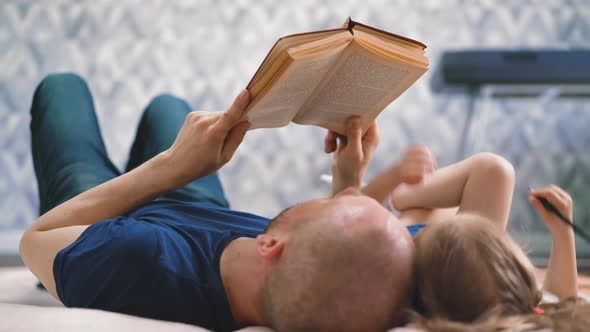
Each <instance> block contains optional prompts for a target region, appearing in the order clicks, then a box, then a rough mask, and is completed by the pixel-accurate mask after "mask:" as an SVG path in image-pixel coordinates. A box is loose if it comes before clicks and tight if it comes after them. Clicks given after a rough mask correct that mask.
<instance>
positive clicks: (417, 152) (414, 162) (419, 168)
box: [397, 145, 436, 184]
mask: <svg viewBox="0 0 590 332" xmlns="http://www.w3.org/2000/svg"><path fill="white" fill-rule="evenodd" d="M397 167H398V170H399V175H400V178H401V180H402V182H404V183H407V184H417V183H420V182H422V180H424V176H425V175H426V174H429V173H432V172H433V171H434V170H435V169H436V159H435V158H434V156H433V155H432V153H431V152H430V150H429V149H428V148H427V147H426V146H424V145H414V146H412V147H410V148H408V150H406V152H405V153H404V155H403V157H402V160H401V161H400V162H399V165H398V166H397Z"/></svg>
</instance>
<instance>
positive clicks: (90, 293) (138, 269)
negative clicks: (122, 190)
mask: <svg viewBox="0 0 590 332" xmlns="http://www.w3.org/2000/svg"><path fill="white" fill-rule="evenodd" d="M158 246H159V244H158V241H157V239H156V234H155V230H154V227H153V225H150V224H149V223H145V222H142V221H138V220H135V219H133V218H127V217H118V218H115V219H110V220H105V221H101V222H98V223H96V224H94V225H92V226H90V227H88V228H87V229H86V230H85V231H84V232H83V233H82V234H81V236H80V237H79V238H78V239H77V240H76V241H75V242H74V243H72V244H71V245H69V246H68V247H66V248H64V249H63V250H62V251H60V252H59V253H58V254H57V255H56V258H55V261H54V264H53V274H54V278H55V283H56V288H57V294H58V296H59V298H60V299H61V301H62V302H63V303H64V305H66V306H68V307H82V308H96V309H103V310H114V311H125V310H124V309H125V307H126V306H129V305H130V304H129V303H127V302H126V301H128V299H129V298H130V297H129V296H128V295H129V293H130V292H137V291H138V288H140V289H141V288H144V287H146V288H148V289H149V288H150V287H151V286H152V285H145V283H146V282H150V280H154V279H152V278H146V276H150V274H153V273H154V272H153V271H154V269H153V268H152V267H153V266H154V264H156V263H155V261H156V260H157V256H158ZM144 291H146V292H147V289H144Z"/></svg>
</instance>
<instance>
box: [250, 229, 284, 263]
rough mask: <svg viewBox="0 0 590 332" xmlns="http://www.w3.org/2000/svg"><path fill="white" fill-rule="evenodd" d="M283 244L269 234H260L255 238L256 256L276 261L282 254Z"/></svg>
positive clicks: (280, 240)
mask: <svg viewBox="0 0 590 332" xmlns="http://www.w3.org/2000/svg"><path fill="white" fill-rule="evenodd" d="M284 247H285V242H284V241H283V239H281V238H277V237H276V236H275V235H271V234H267V233H264V234H260V235H258V236H257V237H256V249H257V251H258V254H259V255H260V256H261V257H262V258H265V259H271V260H274V259H277V258H279V257H280V256H281V254H282V253H283V248H284Z"/></svg>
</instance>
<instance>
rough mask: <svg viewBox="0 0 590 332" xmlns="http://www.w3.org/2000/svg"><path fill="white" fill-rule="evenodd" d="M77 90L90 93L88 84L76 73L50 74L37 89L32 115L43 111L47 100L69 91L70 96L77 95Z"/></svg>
mask: <svg viewBox="0 0 590 332" xmlns="http://www.w3.org/2000/svg"><path fill="white" fill-rule="evenodd" d="M77 90H79V91H88V86H87V85H86V82H85V81H84V79H83V78H82V77H80V76H79V75H77V74H74V73H54V74H49V75H47V76H45V78H43V80H41V82H40V83H39V85H38V86H37V88H36V89H35V94H34V96H33V105H32V107H31V113H33V114H34V113H36V112H39V111H41V110H42V109H43V106H44V105H45V104H46V101H47V99H48V98H50V97H51V96H53V95H55V94H56V93H59V91H67V92H68V94H70V93H76V91H77Z"/></svg>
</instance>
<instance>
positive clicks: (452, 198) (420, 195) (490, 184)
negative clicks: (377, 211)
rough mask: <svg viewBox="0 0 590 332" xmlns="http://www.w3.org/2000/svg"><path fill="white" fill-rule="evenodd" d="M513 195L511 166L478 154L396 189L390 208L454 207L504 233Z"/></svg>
mask: <svg viewBox="0 0 590 332" xmlns="http://www.w3.org/2000/svg"><path fill="white" fill-rule="evenodd" d="M513 191H514V168H513V167H512V165H511V164H510V163H509V162H508V161H507V160H506V159H504V158H502V157H500V156H497V155H494V154H491V153H479V154H476V155H474V156H472V157H469V158H467V159H465V160H462V161H460V162H458V163H455V164H452V165H450V166H447V167H444V168H441V169H439V170H437V171H436V172H434V173H432V174H431V175H429V176H426V177H425V178H424V180H423V181H422V182H420V183H418V184H415V185H407V184H401V185H399V186H398V188H397V189H396V190H395V191H394V192H393V205H394V207H395V208H396V209H397V210H399V211H403V210H407V209H412V208H448V207H456V206H458V207H459V211H458V213H477V214H479V215H481V216H483V217H486V218H488V219H490V220H492V221H494V222H495V223H497V224H498V225H500V227H502V228H504V229H505V228H506V225H507V223H508V215H509V212H510V205H511V204H512V194H513Z"/></svg>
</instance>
